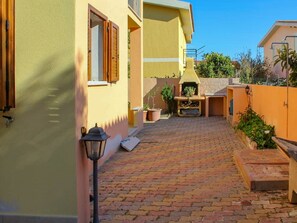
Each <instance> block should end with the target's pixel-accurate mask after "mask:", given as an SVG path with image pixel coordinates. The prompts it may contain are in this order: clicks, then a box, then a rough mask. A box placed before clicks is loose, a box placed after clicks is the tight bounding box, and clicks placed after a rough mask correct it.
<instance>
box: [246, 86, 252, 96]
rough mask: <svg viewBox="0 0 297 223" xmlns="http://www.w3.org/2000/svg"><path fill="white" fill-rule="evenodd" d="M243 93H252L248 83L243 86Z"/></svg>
mask: <svg viewBox="0 0 297 223" xmlns="http://www.w3.org/2000/svg"><path fill="white" fill-rule="evenodd" d="M245 93H246V94H247V95H252V89H251V88H250V86H249V85H247V86H246V87H245Z"/></svg>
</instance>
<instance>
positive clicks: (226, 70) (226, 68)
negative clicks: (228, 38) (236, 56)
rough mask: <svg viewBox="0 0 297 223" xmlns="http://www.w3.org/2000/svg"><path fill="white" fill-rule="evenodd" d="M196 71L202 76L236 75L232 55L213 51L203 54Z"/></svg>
mask: <svg viewBox="0 0 297 223" xmlns="http://www.w3.org/2000/svg"><path fill="white" fill-rule="evenodd" d="M196 72H197V73H198V75H199V76H201V77H211V78H214V77H234V75H235V68H234V66H233V64H232V61H231V59H230V57H228V56H224V55H223V54H220V53H214V52H212V53H207V54H204V55H203V61H202V62H200V63H199V64H198V65H197V68H196Z"/></svg>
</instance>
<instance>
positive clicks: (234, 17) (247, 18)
mask: <svg viewBox="0 0 297 223" xmlns="http://www.w3.org/2000/svg"><path fill="white" fill-rule="evenodd" d="M184 1H187V2H190V3H192V6H193V13H194V19H195V21H194V23H195V33H194V35H193V41H192V43H191V44H189V45H188V48H196V49H198V48H200V47H202V46H204V45H205V47H204V48H203V50H204V52H203V53H209V52H219V53H223V54H224V55H227V56H230V57H231V58H232V59H236V57H237V55H238V54H239V53H241V52H247V50H249V49H250V50H251V51H252V55H253V56H255V55H256V52H257V45H258V43H259V42H260V40H261V39H262V38H263V37H264V35H265V34H266V33H267V32H268V30H269V29H270V28H271V26H272V25H273V24H274V22H275V21H276V20H297V0H282V1H279V0H184ZM198 59H201V56H199V58H198Z"/></svg>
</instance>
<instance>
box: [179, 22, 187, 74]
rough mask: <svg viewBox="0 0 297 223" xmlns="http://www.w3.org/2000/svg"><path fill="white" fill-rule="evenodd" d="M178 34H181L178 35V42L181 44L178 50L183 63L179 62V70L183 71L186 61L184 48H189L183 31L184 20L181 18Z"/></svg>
mask: <svg viewBox="0 0 297 223" xmlns="http://www.w3.org/2000/svg"><path fill="white" fill-rule="evenodd" d="M178 34H179V37H178V40H179V41H178V43H179V46H178V51H179V58H180V59H181V61H182V62H181V63H179V71H180V72H181V73H182V71H183V70H184V64H185V63H184V61H185V58H184V50H186V49H187V42H186V38H185V34H184V31H183V28H182V22H181V20H180V19H179V26H178Z"/></svg>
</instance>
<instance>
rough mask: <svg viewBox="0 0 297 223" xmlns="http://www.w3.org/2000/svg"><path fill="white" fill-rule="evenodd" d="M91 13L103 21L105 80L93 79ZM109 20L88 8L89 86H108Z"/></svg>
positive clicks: (94, 9) (91, 7) (93, 9)
mask: <svg viewBox="0 0 297 223" xmlns="http://www.w3.org/2000/svg"><path fill="white" fill-rule="evenodd" d="M91 13H93V14H95V15H96V16H98V17H99V18H100V19H102V20H103V80H98V81H93V80H91V77H92V35H91V32H92V29H91ZM107 24H108V18H107V16H105V15H104V14H103V13H101V12H100V11H98V10H97V9H96V8H95V7H93V6H92V5H90V4H89V6H88V85H90V86H93V85H107V80H108V76H107V66H108V33H107Z"/></svg>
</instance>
